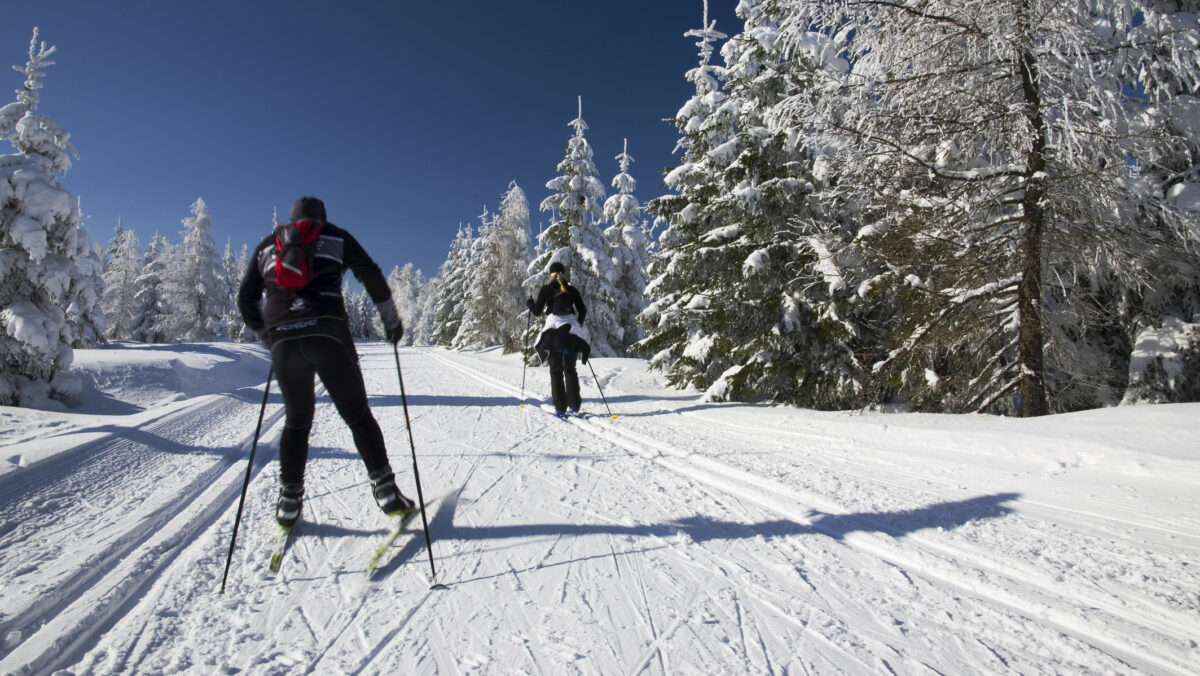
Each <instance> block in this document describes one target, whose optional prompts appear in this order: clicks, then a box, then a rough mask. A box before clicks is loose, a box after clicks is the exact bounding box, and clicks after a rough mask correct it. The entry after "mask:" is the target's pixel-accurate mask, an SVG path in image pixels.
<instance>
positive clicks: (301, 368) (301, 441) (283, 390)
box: [271, 339, 316, 486]
mask: <svg viewBox="0 0 1200 676" xmlns="http://www.w3.org/2000/svg"><path fill="white" fill-rule="evenodd" d="M301 340H302V339H292V340H283V341H280V342H277V343H275V345H273V346H272V348H271V359H272V361H273V362H274V371H275V380H276V382H278V383H279V392H280V394H281V395H282V396H283V408H284V411H285V418H284V423H283V432H282V434H280V436H279V481H280V483H281V484H291V485H301V486H302V485H303V484H304V466H305V464H306V463H307V462H308V434H309V431H310V430H311V429H312V419H313V410H314V408H315V407H316V396H315V394H314V392H313V374H314V373H315V371H314V369H313V366H312V364H310V363H309V362H308V361H307V360H306V359H305V358H304V355H303V351H302V350H301V345H300V344H301Z"/></svg>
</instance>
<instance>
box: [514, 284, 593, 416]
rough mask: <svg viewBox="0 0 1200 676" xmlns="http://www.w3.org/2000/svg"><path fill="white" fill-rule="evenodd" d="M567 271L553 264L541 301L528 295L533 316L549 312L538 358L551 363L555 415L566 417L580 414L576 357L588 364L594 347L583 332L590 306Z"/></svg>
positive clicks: (527, 305)
mask: <svg viewBox="0 0 1200 676" xmlns="http://www.w3.org/2000/svg"><path fill="white" fill-rule="evenodd" d="M566 276H567V271H566V268H565V267H564V266H563V264H562V263H559V262H558V261H555V262H553V263H551V264H550V282H549V283H548V284H545V285H543V286H542V288H541V289H539V290H538V295H537V300H534V299H532V298H528V299H526V300H525V306H526V307H528V308H529V312H530V313H531V314H533V315H540V314H542V313H543V312H547V311H548V313H547V315H546V324H545V326H544V327H543V328H542V333H541V335H539V336H538V340H537V344H535V345H534V349H535V350H537V353H538V357H540V358H541V359H542V361H547V362H549V364H550V394H551V396H552V398H553V400H554V411H555V415H557V416H558V417H560V418H565V417H566V416H567V414H568V412H569V413H572V414H574V413H579V407H580V405H581V403H582V402H581V400H580V398H579V375H578V374H577V373H576V372H575V357H576V355H578V356H579V357H580V359H581V360H582V361H583V363H584V364H586V363H587V360H588V356H589V354H590V353H591V347H590V346H589V345H588V342H587V334H585V333H584V331H583V320H584V319H585V318H586V317H587V307H586V306H585V305H584V304H583V296H581V295H580V294H579V289H576V288H575V287H573V286H571V285H570V284H567V281H566Z"/></svg>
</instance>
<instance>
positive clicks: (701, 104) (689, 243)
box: [634, 2, 734, 389]
mask: <svg viewBox="0 0 1200 676" xmlns="http://www.w3.org/2000/svg"><path fill="white" fill-rule="evenodd" d="M685 36H687V37H695V38H698V41H697V42H696V46H697V47H699V48H700V63H699V65H698V66H697V67H696V68H693V69H691V70H689V71H688V73H687V80H688V81H689V82H691V83H692V85H693V86H694V87H695V94H694V95H693V96H692V97H691V99H689V100H688V101H687V102H686V103H685V104H684V105H683V107H682V108H680V109H679V111H678V112H677V113H676V114H675V118H674V122H675V126H676V128H677V129H678V130H679V133H680V138H679V142H678V144H677V146H676V148H677V149H678V150H682V151H683V157H682V158H681V162H680V165H679V166H678V167H676V168H674V169H672V170H671V171H670V172H668V173H667V175H666V177H665V179H664V182H665V183H666V185H667V187H668V188H670V189H671V190H672V191H673V192H671V193H668V194H666V195H663V196H661V197H658V198H656V199H653V200H651V201H650V202H649V203H648V204H647V209H648V210H649V211H650V213H652V214H654V216H656V217H657V218H658V219H659V220H660V221H662V222H663V223H665V224H666V229H665V230H663V231H662V233H661V234H660V235H659V238H658V251H657V252H656V253H655V255H654V256H653V257H652V259H651V261H650V266H649V276H650V282H649V284H647V286H646V296H647V300H648V304H647V306H646V309H645V310H644V311H643V312H642V314H641V315H640V316H639V319H638V321H639V322H640V323H641V324H642V326H643V327H644V329H645V336H646V337H645V338H644V339H643V340H642V341H641V342H639V343H637V344H636V345H635V346H634V349H635V350H636V351H638V352H643V353H646V354H649V355H650V365H651V367H652V368H655V369H657V370H660V371H662V372H663V373H664V375H665V377H666V379H667V382H669V383H671V384H672V385H674V386H676V387H681V388H684V387H697V388H701V389H704V388H707V387H708V386H709V385H711V384H712V383H713V382H715V381H716V379H717V378H718V377H719V376H720V375H721V374H722V373H723V372H724V371H725V369H726V368H727V367H728V364H724V363H722V362H720V361H717V360H716V359H714V358H713V349H712V348H713V347H714V344H715V337H714V336H712V335H711V334H709V333H707V332H706V331H705V329H704V328H703V326H702V320H703V318H704V314H705V313H706V312H707V308H708V306H709V304H710V303H711V300H712V298H711V293H710V291H709V283H708V282H709V280H708V277H709V276H710V275H712V274H713V270H712V268H711V267H710V266H709V264H708V262H707V261H706V260H705V256H706V254H707V245H706V238H707V237H708V236H709V233H711V232H719V228H720V227H722V226H723V225H724V223H723V222H721V221H720V220H719V219H718V217H717V214H716V211H715V209H714V208H713V207H714V204H715V201H716V196H717V195H719V194H721V193H722V186H721V176H722V174H723V172H724V168H725V166H726V165H727V164H728V159H729V158H728V156H727V154H724V153H722V152H721V149H722V148H725V147H727V146H726V144H727V143H728V142H730V141H731V140H732V139H733V137H734V127H733V122H734V121H733V115H732V111H731V110H730V109H729V108H728V107H726V106H725V104H726V103H727V100H726V99H727V97H726V95H725V93H724V92H723V91H722V89H721V79H722V78H723V77H724V74H725V69H724V68H722V67H720V66H717V65H714V64H713V63H712V56H713V53H714V51H715V46H714V43H716V42H717V41H718V40H723V39H725V38H726V35H725V34H724V33H721V32H720V31H718V30H717V29H716V22H715V21H712V22H710V21H709V20H708V3H707V2H705V3H704V23H703V28H700V29H696V30H690V31H688V32H687V33H685Z"/></svg>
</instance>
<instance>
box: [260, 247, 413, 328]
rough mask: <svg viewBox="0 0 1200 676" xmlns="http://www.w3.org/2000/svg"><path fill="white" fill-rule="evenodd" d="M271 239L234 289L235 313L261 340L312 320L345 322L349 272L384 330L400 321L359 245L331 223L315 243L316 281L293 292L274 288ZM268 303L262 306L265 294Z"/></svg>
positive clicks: (380, 275)
mask: <svg viewBox="0 0 1200 676" xmlns="http://www.w3.org/2000/svg"><path fill="white" fill-rule="evenodd" d="M277 254H278V249H277V248H276V246H275V233H274V232H272V233H271V234H270V235H268V236H267V237H266V238H265V239H263V241H262V242H261V243H259V245H258V247H257V248H255V250H254V255H253V257H252V258H251V260H250V265H249V266H248V267H247V268H246V273H245V275H244V276H243V277H242V284H241V286H240V288H239V289H238V310H240V311H241V313H242V318H243V319H244V320H245V321H246V326H249V327H250V328H251V329H252V330H254V331H255V332H257V333H259V334H263V333H264V332H265V331H267V330H269V329H272V328H275V327H277V326H280V325H285V324H297V323H301V322H307V321H308V320H314V319H338V320H341V321H343V322H345V321H348V318H347V316H346V304H345V301H344V300H343V298H342V276H343V275H344V274H345V272H346V270H347V269H349V270H350V271H351V272H353V273H354V276H355V277H356V278H357V279H358V281H359V282H361V283H362V285H363V287H364V288H365V289H366V290H367V295H369V296H370V297H371V300H372V301H374V302H375V306H376V307H377V308H378V309H379V316H380V318H381V319H382V320H383V325H384V326H387V327H394V326H396V325H397V324H399V323H400V315H399V313H397V312H396V305H395V303H393V302H392V292H391V289H389V288H388V285H387V280H386V279H385V278H384V276H383V272H381V271H380V270H379V266H378V265H376V264H375V261H373V260H371V257H370V256H368V255H367V252H366V250H364V249H363V248H362V245H361V244H359V243H358V240H356V239H354V237H353V236H352V235H351V234H350V233H348V232H346V231H345V230H343V229H342V228H339V227H337V226H336V225H334V224H332V223H325V225H324V226H322V229H321V236H320V238H319V241H318V243H317V250H316V253H315V256H314V262H313V269H314V271H315V274H316V276H315V277H314V279H313V280H312V281H311V282H309V283H308V286H306V287H304V288H303V289H300V290H297V291H290V290H286V289H281V288H279V286H278V285H276V284H275V258H276V256H277ZM264 290H265V291H266V294H267V298H266V302H265V303H264V302H263V291H264Z"/></svg>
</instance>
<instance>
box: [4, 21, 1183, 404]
mask: <svg viewBox="0 0 1200 676" xmlns="http://www.w3.org/2000/svg"><path fill="white" fill-rule="evenodd" d="M737 15H738V17H739V18H740V19H741V20H742V22H743V25H742V26H741V30H740V32H737V33H736V34H732V35H727V34H724V33H721V32H719V31H717V30H716V27H715V24H714V23H712V22H710V21H709V19H708V17H707V7H706V5H705V7H704V14H703V15H702V17H701V25H700V28H697V29H695V30H692V31H689V32H688V33H687V35H686V37H687V38H688V39H689V40H693V41H694V43H695V45H696V47H697V48H698V53H697V55H698V60H697V62H696V65H695V67H694V68H692V69H691V70H689V71H688V72H686V73H681V77H682V78H685V79H686V81H687V82H688V83H690V85H691V86H692V87H693V88H694V94H693V95H692V96H691V97H690V98H689V99H688V100H685V101H681V102H680V108H679V109H678V111H677V112H676V113H675V114H674V116H673V122H674V125H675V127H676V128H677V130H678V145H677V148H676V150H677V155H678V158H679V159H678V165H677V166H676V167H674V168H672V169H671V170H669V171H668V172H666V173H665V175H664V176H663V177H662V181H661V185H656V186H655V187H654V188H653V189H652V190H653V193H652V195H651V196H650V198H649V199H646V200H645V201H644V202H643V201H639V198H638V197H637V196H636V195H635V193H637V192H638V190H639V187H638V182H637V181H635V180H634V178H633V175H632V174H631V171H632V165H633V163H634V159H633V156H632V155H631V152H636V148H634V149H630V148H628V147H622V148H620V149H615V148H614V149H610V150H608V151H606V154H607V153H609V152H612V153H616V152H617V151H618V150H619V154H616V155H613V156H612V157H613V158H614V159H615V160H616V161H617V166H618V167H619V173H617V174H616V176H615V177H612V178H611V179H608V180H606V179H607V178H608V177H606V176H601V175H600V172H599V171H598V169H597V166H596V162H595V161H594V159H593V149H592V147H591V145H590V143H589V142H588V140H587V130H588V125H587V123H586V122H585V121H584V115H583V111H584V102H585V99H586V96H581V97H580V100H579V102H578V106H579V113H578V115H577V117H576V118H575V119H574V120H572V121H571V122H570V128H571V129H572V130H573V133H571V134H569V135H568V138H567V139H566V140H565V153H564V156H563V159H562V160H561V162H560V163H559V164H558V166H557V167H556V168H553V169H552V168H550V167H548V168H547V175H548V176H553V178H551V179H550V180H549V181H548V182H547V183H546V185H545V190H546V191H547V196H546V197H545V198H544V199H543V200H542V201H541V202H540V203H539V205H538V206H539V211H540V212H542V213H544V214H545V215H546V216H547V218H548V224H547V225H546V226H545V227H541V228H539V232H538V234H537V235H536V236H535V235H534V233H533V223H532V222H531V220H532V216H531V209H530V203H529V201H528V199H527V197H526V193H525V191H524V190H523V189H522V188H521V187H519V186H518V185H516V183H515V182H514V183H510V184H509V185H508V187H507V189H506V190H503V191H500V190H498V193H499V202H498V204H497V205H496V207H495V209H494V210H489V209H486V208H485V210H484V212H483V213H482V214H481V215H480V216H479V217H478V224H477V225H473V224H464V225H460V227H459V228H458V232H457V236H456V237H455V238H454V239H453V241H452V242H451V243H450V244H449V249H448V253H447V257H446V260H445V262H444V263H443V264H442V265H441V266H440V268H439V269H438V270H437V273H436V276H434V277H426V276H425V274H424V273H422V271H420V270H417V269H414V268H413V266H412V265H406V266H403V267H397V268H395V269H393V270H392V271H391V273H390V274H389V276H388V281H389V284H390V286H391V288H392V292H393V295H394V297H395V300H396V305H397V307H398V309H399V310H400V313H401V316H402V318H403V320H404V322H405V325H406V326H407V327H408V330H407V331H406V334H405V337H404V341H405V342H406V343H409V344H421V345H428V344H436V345H441V346H445V347H448V348H452V349H478V348H484V347H492V346H501V347H502V348H503V350H504V351H505V352H517V351H521V350H523V349H525V348H526V346H527V345H528V344H529V342H530V338H531V336H533V335H534V334H536V332H537V330H538V329H539V323H538V322H536V321H534V319H533V318H531V317H529V316H528V314H527V313H525V312H522V311H521V310H520V308H522V307H523V302H522V301H523V299H524V298H525V297H526V296H529V295H532V294H533V293H534V292H535V290H536V288H537V286H538V285H539V284H541V283H544V282H545V280H546V275H545V273H544V271H545V270H546V268H547V267H548V265H549V264H550V263H551V262H555V261H558V262H562V263H563V264H564V265H565V266H566V267H567V270H568V271H569V275H570V279H571V283H572V284H574V285H575V286H576V287H578V288H579V289H580V291H581V292H582V293H583V295H584V298H585V299H586V301H587V303H588V308H589V312H588V325H587V329H588V331H589V334H590V342H591V347H592V352H593V355H596V356H638V355H640V356H643V357H644V358H646V359H648V360H649V363H650V366H651V368H653V369H654V370H655V371H656V372H658V373H660V374H661V375H662V377H663V378H664V379H665V381H666V382H667V383H668V384H670V385H672V386H675V387H680V388H695V389H699V390H702V391H704V392H705V393H706V398H707V399H708V400H711V401H767V402H779V403H785V404H790V405H795V406H801V407H807V408H814V409H823V410H837V409H860V408H864V407H889V408H891V407H895V408H898V409H902V410H917V411H939V412H985V413H994V414H1002V415H1016V416H1037V415H1044V414H1048V413H1057V412H1065V411H1073V410H1081V409H1088V408H1096V407H1103V406H1112V405H1117V404H1123V403H1124V404H1129V403H1142V402H1148V403H1165V402H1183V401H1197V400H1200V249H1198V246H1200V165H1198V161H1197V158H1198V154H1200V98H1198V96H1200V27H1198V24H1197V20H1198V16H1200V0H1090V1H1087V2H1085V1H1083V0H1065V1H1064V0H1000V1H993V2H974V1H968V2H961V1H955V2H950V1H946V0H921V1H919V2H918V1H916V0H902V1H900V2H872V1H869V0H866V1H859V2H846V1H839V2H814V1H812V0H741V1H740V2H739V3H738V6H737ZM681 46H682V45H681ZM53 53H54V48H53V47H47V46H46V45H45V44H44V43H39V42H38V35H37V32H36V31H35V32H34V37H33V40H32V41H31V43H30V46H29V58H28V61H27V63H26V64H25V66H23V67H18V68H17V70H18V71H19V72H21V73H23V74H24V75H25V83H24V87H23V89H21V90H18V96H17V100H16V101H15V102H14V103H10V104H8V105H6V106H4V107H3V108H0V135H2V136H3V137H4V139H5V140H7V141H9V142H10V143H11V144H12V145H13V146H14V147H15V150H16V152H15V153H13V154H9V155H4V156H0V177H2V178H3V181H0V191H2V192H0V200H2V208H0V327H2V328H3V331H0V355H2V357H3V362H4V372H3V374H2V375H0V405H30V404H31V403H33V402H36V401H38V400H39V399H41V398H45V397H53V398H60V399H64V398H69V397H70V396H71V395H72V392H73V388H75V387H77V385H75V384H74V382H73V380H72V377H71V373H70V364H71V355H72V348H78V347H90V346H96V345H99V344H102V343H104V342H105V341H117V340H132V341H142V342H149V343H155V342H204V341H226V340H229V341H253V340H256V337H255V336H253V335H250V334H249V332H248V331H247V330H246V328H245V327H244V326H243V325H242V323H241V320H240V317H238V316H237V312H236V309H235V307H234V305H233V298H234V296H235V289H236V286H237V282H238V279H239V278H240V276H241V272H242V271H243V270H244V269H245V267H246V257H247V255H248V254H247V246H246V245H245V244H243V245H242V246H241V248H240V249H236V248H235V246H234V245H233V244H232V243H226V245H225V247H224V250H223V252H220V253H219V252H218V247H217V245H216V244H215V243H214V242H213V239H212V236H211V228H212V221H211V219H212V215H211V214H210V213H209V210H208V207H207V206H206V205H205V203H204V201H203V199H197V200H196V201H195V203H193V204H192V205H191V206H190V209H189V213H190V214H191V215H190V216H188V217H186V218H183V219H182V228H181V230H180V232H179V237H178V241H171V240H170V239H169V238H168V237H165V236H158V235H156V236H155V237H153V238H152V239H151V240H150V241H148V242H144V243H143V242H139V241H138V237H137V234H136V233H134V232H133V231H131V230H123V229H122V227H121V226H120V224H118V225H117V226H116V227H115V231H114V234H113V236H112V238H111V240H110V241H109V243H108V245H107V247H101V246H99V245H97V244H94V243H93V242H91V241H90V240H89V237H88V235H87V233H86V231H85V229H84V227H83V225H82V221H81V217H80V210H79V204H78V199H77V198H76V197H74V196H72V195H70V194H68V193H67V192H66V191H65V190H64V189H63V188H62V187H61V184H60V179H61V178H62V177H63V176H64V175H65V173H66V172H67V171H68V170H69V168H70V166H71V157H72V152H73V149H72V147H71V144H70V142H69V133H68V132H67V131H66V130H65V129H63V128H61V126H59V125H58V124H57V123H55V122H54V120H53V119H52V118H51V117H49V116H47V115H46V114H43V113H42V112H40V111H39V110H38V92H39V90H40V89H41V87H42V85H43V82H42V80H43V78H44V77H45V74H46V70H45V69H46V67H47V66H49V65H51V64H52V63H53V62H52V61H50V57H51V55H52V54H53ZM646 185H647V183H645V182H643V184H642V189H641V190H642V193H643V196H645V191H646V188H645V186H646ZM606 186H607V187H606ZM608 188H611V190H609V189H608ZM182 209H183V205H181V211H182ZM346 305H347V311H348V314H349V318H350V322H351V326H352V331H353V333H354V334H355V336H356V337H357V338H359V339H363V340H371V339H376V338H379V337H381V336H382V333H383V332H382V327H381V326H379V324H378V320H377V317H376V316H375V312H374V310H373V306H372V304H371V303H370V302H369V299H368V298H367V296H366V294H365V292H363V291H354V290H352V289H351V288H349V287H347V289H346Z"/></svg>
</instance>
